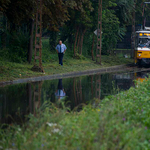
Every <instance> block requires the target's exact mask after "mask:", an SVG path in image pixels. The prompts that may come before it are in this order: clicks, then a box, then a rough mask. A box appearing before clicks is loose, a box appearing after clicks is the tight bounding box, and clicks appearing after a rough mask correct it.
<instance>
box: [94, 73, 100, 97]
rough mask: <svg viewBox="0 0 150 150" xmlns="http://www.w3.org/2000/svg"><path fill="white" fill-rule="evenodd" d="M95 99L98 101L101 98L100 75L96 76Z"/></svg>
mask: <svg viewBox="0 0 150 150" xmlns="http://www.w3.org/2000/svg"><path fill="white" fill-rule="evenodd" d="M95 96H96V98H97V99H99V100H100V98H101V75H97V76H96V95H95Z"/></svg>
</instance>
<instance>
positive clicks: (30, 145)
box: [0, 79, 150, 150]
mask: <svg viewBox="0 0 150 150" xmlns="http://www.w3.org/2000/svg"><path fill="white" fill-rule="evenodd" d="M149 90H150V79H147V80H145V81H144V82H143V83H138V84H136V87H135V88H133V87H132V88H130V90H128V91H125V92H121V93H120V94H117V95H112V96H108V97H106V98H105V99H104V100H102V101H101V102H100V103H99V100H98V101H97V105H95V103H94V105H93V103H91V104H89V105H88V106H84V107H83V110H81V111H80V112H77V111H76V110H74V111H72V112H69V111H68V110H67V108H63V109H58V108H56V107H55V106H54V105H52V104H51V105H50V104H47V103H45V104H44V105H43V107H42V108H41V110H40V113H39V114H37V116H36V117H34V116H33V115H30V116H29V118H30V119H29V121H28V122H27V123H26V124H25V125H23V126H22V127H21V126H19V125H15V124H14V125H11V126H9V127H7V129H2V128H3V127H2V128H1V129H0V145H1V149H8V148H9V149H10V148H13V149H32V150H34V149H71V150H73V149H81V150H82V149H93V150H95V149H97V150H98V149H102V150H108V149H110V148H111V149H112V150H115V149H150V134H149V132H150V120H149V114H150V110H149V107H150V103H149ZM62 106H63V104H62Z"/></svg>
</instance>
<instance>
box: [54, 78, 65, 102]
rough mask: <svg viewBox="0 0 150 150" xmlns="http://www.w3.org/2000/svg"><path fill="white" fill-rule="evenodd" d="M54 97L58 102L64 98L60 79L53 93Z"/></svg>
mask: <svg viewBox="0 0 150 150" xmlns="http://www.w3.org/2000/svg"><path fill="white" fill-rule="evenodd" d="M55 96H56V98H57V99H58V100H62V99H64V98H65V96H66V92H65V91H64V88H63V85H62V79H59V82H58V89H57V90H56V92H55Z"/></svg>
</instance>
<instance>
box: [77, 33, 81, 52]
mask: <svg viewBox="0 0 150 150" xmlns="http://www.w3.org/2000/svg"><path fill="white" fill-rule="evenodd" d="M80 39H81V33H79V37H78V43H77V52H78V53H79V49H80Z"/></svg>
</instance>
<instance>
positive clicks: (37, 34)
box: [32, 0, 44, 72]
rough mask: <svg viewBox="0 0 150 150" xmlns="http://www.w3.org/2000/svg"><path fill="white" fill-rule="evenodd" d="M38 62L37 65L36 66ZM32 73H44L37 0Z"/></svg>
mask: <svg viewBox="0 0 150 150" xmlns="http://www.w3.org/2000/svg"><path fill="white" fill-rule="evenodd" d="M37 60H39V65H37V62H36V61H37ZM32 70H33V71H38V72H44V70H43V67H42V0H37V12H36V31H35V51H34V66H33V67H32Z"/></svg>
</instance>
